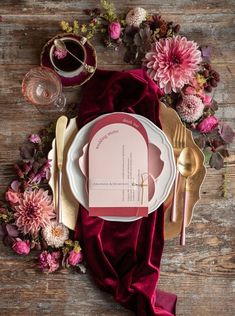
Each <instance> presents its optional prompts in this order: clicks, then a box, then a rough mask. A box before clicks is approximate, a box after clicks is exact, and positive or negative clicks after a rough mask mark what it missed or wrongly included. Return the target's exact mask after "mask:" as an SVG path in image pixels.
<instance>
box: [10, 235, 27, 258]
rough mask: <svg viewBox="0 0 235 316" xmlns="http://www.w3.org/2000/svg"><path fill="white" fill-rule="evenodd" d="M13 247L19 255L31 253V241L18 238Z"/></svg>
mask: <svg viewBox="0 0 235 316" xmlns="http://www.w3.org/2000/svg"><path fill="white" fill-rule="evenodd" d="M12 249H13V250H14V251H15V252H16V253H18V254H19V255H28V254H29V253H30V241H29V240H21V239H19V238H17V239H16V241H15V242H14V243H13V246H12Z"/></svg>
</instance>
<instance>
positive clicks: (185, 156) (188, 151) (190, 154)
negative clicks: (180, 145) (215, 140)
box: [177, 147, 197, 246]
mask: <svg viewBox="0 0 235 316" xmlns="http://www.w3.org/2000/svg"><path fill="white" fill-rule="evenodd" d="M196 168H197V162H196V158H195V153H194V150H193V149H192V148H189V147H186V148H184V149H183V150H182V151H181V153H180V156H179V158H178V161H177V169H178V171H179V173H180V174H181V175H182V176H183V177H184V178H185V195H184V210H183V220H182V229H181V234H180V244H181V245H182V246H184V245H185V226H186V214H187V211H186V210H187V204H188V194H187V192H188V191H189V187H188V178H189V177H191V176H192V175H193V174H194V173H195V171H196Z"/></svg>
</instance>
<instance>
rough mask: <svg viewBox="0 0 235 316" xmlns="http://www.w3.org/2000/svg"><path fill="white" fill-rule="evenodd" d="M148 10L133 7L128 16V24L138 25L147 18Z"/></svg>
mask: <svg viewBox="0 0 235 316" xmlns="http://www.w3.org/2000/svg"><path fill="white" fill-rule="evenodd" d="M146 15H147V12H146V10H145V9H143V8H140V7H136V8H134V9H131V10H130V11H129V12H128V13H127V16H126V24H127V25H133V26H135V27H138V26H139V25H140V23H142V22H143V21H144V20H146Z"/></svg>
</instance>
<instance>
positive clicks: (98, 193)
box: [88, 113, 148, 217]
mask: <svg viewBox="0 0 235 316" xmlns="http://www.w3.org/2000/svg"><path fill="white" fill-rule="evenodd" d="M88 178H89V215H90V216H119V217H120V216H121V217H125V216H128V217H129V216H148V136H147V132H146V130H145V128H144V127H143V125H142V124H141V123H140V122H139V121H138V120H137V119H136V118H134V117H132V116H131V115H128V114H125V113H113V114H110V115H107V116H105V117H104V118H102V119H101V120H99V121H98V122H97V123H96V124H95V126H94V127H93V128H92V131H91V134H90V137H89V149H88Z"/></svg>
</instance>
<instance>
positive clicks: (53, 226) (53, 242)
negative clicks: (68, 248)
mask: <svg viewBox="0 0 235 316" xmlns="http://www.w3.org/2000/svg"><path fill="white" fill-rule="evenodd" d="M42 236H43V238H44V239H45V241H46V242H47V244H48V246H52V247H55V248H59V247H62V246H63V244H64V242H65V240H67V239H69V229H68V228H67V227H66V226H64V225H63V224H62V223H58V222H57V221H51V222H50V223H49V224H48V225H47V226H46V227H45V228H43V230H42Z"/></svg>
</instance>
